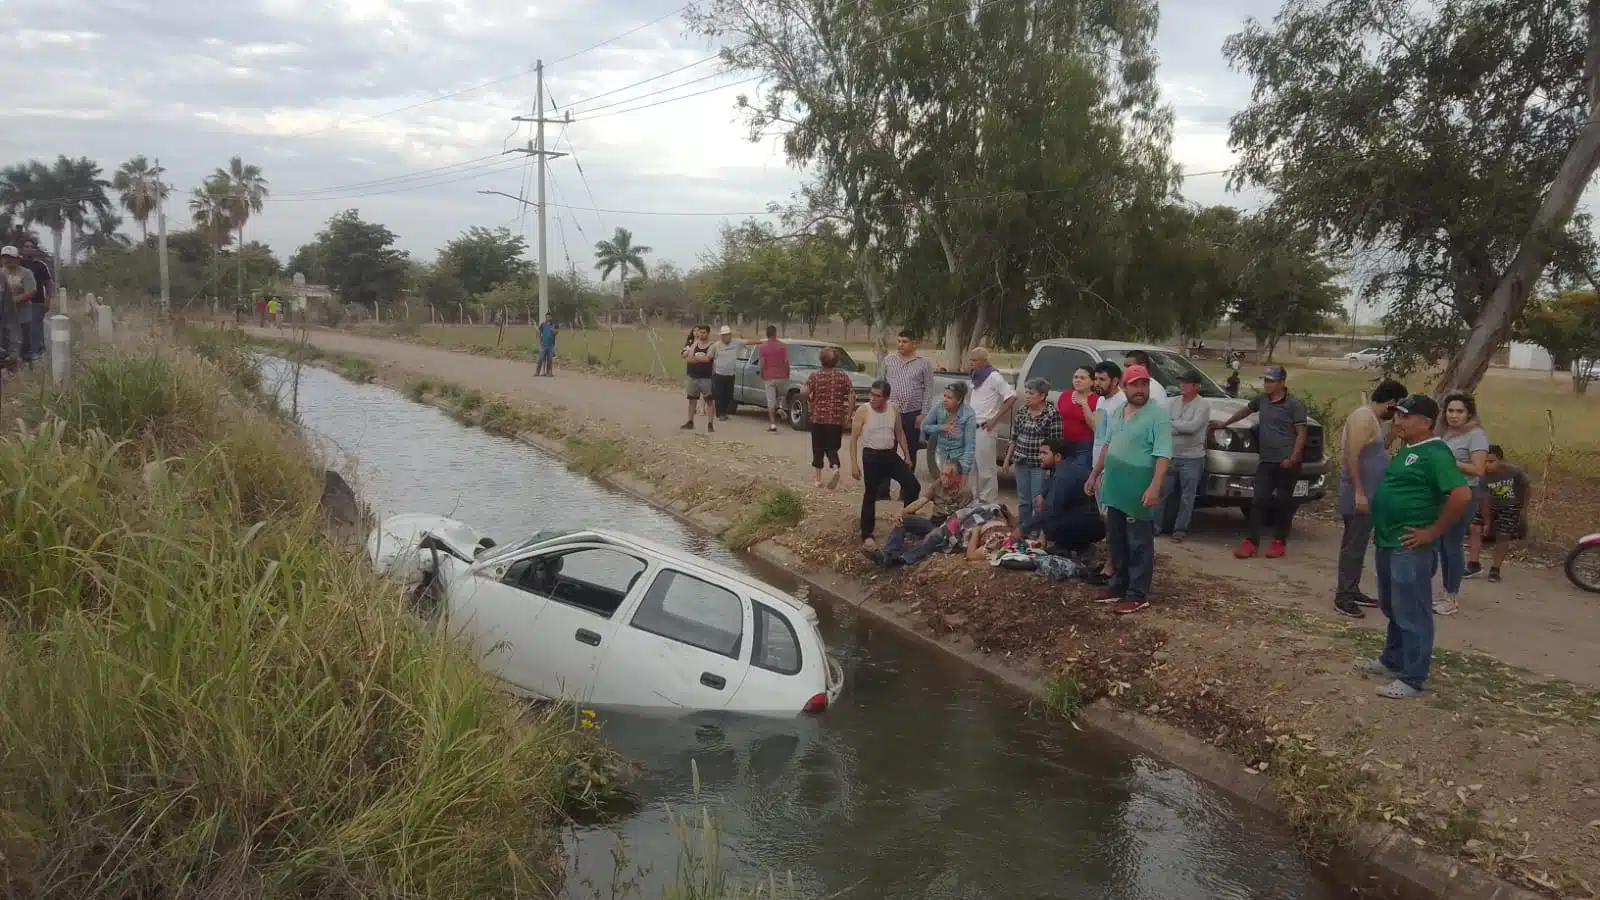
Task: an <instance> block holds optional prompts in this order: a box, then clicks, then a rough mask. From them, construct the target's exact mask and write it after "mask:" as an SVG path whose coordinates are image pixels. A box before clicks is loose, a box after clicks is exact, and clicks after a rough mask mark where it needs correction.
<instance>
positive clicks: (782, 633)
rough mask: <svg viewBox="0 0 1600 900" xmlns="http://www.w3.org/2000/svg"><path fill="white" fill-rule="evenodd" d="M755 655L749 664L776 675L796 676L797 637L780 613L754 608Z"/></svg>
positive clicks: (797, 657) (798, 642)
mask: <svg viewBox="0 0 1600 900" xmlns="http://www.w3.org/2000/svg"><path fill="white" fill-rule="evenodd" d="M755 613H756V615H755V628H756V634H755V653H754V655H753V656H752V657H751V659H750V664H751V665H753V666H756V667H757V668H761V669H766V670H767V671H769V672H777V673H778V674H779V675H796V674H799V672H800V636H799V635H797V634H795V630H794V626H793V625H791V624H790V623H789V619H788V618H787V617H786V616H784V614H783V613H780V612H778V611H777V610H775V609H773V608H772V607H770V606H767V605H766V604H763V603H757V604H756V605H755Z"/></svg>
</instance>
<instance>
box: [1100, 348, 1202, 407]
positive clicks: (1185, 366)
mask: <svg viewBox="0 0 1600 900" xmlns="http://www.w3.org/2000/svg"><path fill="white" fill-rule="evenodd" d="M1145 352H1146V353H1148V354H1149V356H1150V368H1151V370H1152V371H1151V372H1150V377H1152V378H1154V379H1155V380H1156V381H1157V382H1159V383H1160V384H1161V387H1162V389H1164V390H1165V391H1166V392H1167V396H1168V397H1176V396H1178V385H1180V384H1182V383H1183V376H1185V375H1188V374H1189V373H1191V372H1194V373H1198V374H1199V376H1200V396H1202V397H1211V398H1213V399H1226V398H1227V396H1228V394H1227V392H1225V391H1223V390H1222V388H1220V387H1217V383H1216V382H1215V381H1212V380H1211V379H1210V377H1208V376H1207V375H1206V373H1204V372H1201V371H1200V369H1199V368H1197V367H1196V366H1195V364H1194V363H1192V362H1189V361H1188V360H1187V359H1184V358H1183V357H1181V356H1179V355H1178V354H1176V353H1171V352H1168V351H1166V350H1147V351H1145ZM1127 355H1128V351H1126V350H1123V351H1121V352H1119V353H1112V354H1107V358H1108V359H1109V358H1115V359H1118V360H1120V359H1122V358H1124V357H1126V356H1127Z"/></svg>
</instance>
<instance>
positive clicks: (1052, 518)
mask: <svg viewBox="0 0 1600 900" xmlns="http://www.w3.org/2000/svg"><path fill="white" fill-rule="evenodd" d="M1039 464H1040V465H1042V466H1043V467H1044V468H1045V469H1046V470H1047V471H1048V473H1049V474H1048V476H1047V478H1046V480H1045V492H1044V494H1043V495H1041V496H1040V497H1038V498H1037V500H1036V503H1035V507H1034V508H1035V509H1036V510H1039V512H1038V513H1037V514H1036V515H1035V517H1034V521H1033V523H1032V525H1031V527H1030V528H1028V529H1027V530H1028V531H1029V532H1030V533H1039V534H1043V535H1044V537H1045V540H1046V541H1048V543H1049V544H1050V545H1051V548H1052V549H1051V552H1053V553H1062V554H1066V555H1078V554H1082V553H1083V552H1085V551H1087V550H1088V549H1089V548H1090V547H1092V546H1094V544H1096V543H1097V542H1099V541H1102V540H1104V539H1105V536H1106V527H1105V523H1104V522H1103V521H1101V519H1100V509H1099V507H1098V505H1097V504H1096V503H1095V499H1094V498H1093V497H1091V496H1089V494H1088V493H1087V492H1086V491H1085V490H1084V489H1083V488H1084V485H1085V484H1087V483H1088V481H1089V458H1088V457H1087V456H1085V455H1084V454H1081V453H1073V452H1072V450H1071V448H1070V446H1069V445H1068V443H1067V442H1066V441H1064V440H1047V441H1045V442H1044V443H1043V444H1042V445H1041V446H1040V448H1039Z"/></svg>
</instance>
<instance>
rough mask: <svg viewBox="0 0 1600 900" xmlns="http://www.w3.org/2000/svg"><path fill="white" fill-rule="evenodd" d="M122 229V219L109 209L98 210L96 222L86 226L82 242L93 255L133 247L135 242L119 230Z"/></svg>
mask: <svg viewBox="0 0 1600 900" xmlns="http://www.w3.org/2000/svg"><path fill="white" fill-rule="evenodd" d="M121 227H122V217H121V216H119V215H117V214H116V213H115V212H113V211H111V210H109V209H102V210H97V211H96V212H95V220H94V221H93V222H91V223H89V224H88V225H86V226H84V229H83V234H82V235H80V240H82V242H83V249H84V250H85V251H87V252H89V253H91V254H94V253H99V252H100V251H102V250H111V249H117V248H125V247H131V246H132V245H133V242H132V241H130V240H128V236H127V235H125V234H122V233H121V232H119V231H118V230H117V229H119V228H121Z"/></svg>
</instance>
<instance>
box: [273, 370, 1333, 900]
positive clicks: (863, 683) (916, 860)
mask: <svg viewBox="0 0 1600 900" xmlns="http://www.w3.org/2000/svg"><path fill="white" fill-rule="evenodd" d="M269 378H270V375H269ZM300 411H301V417H302V419H303V420H304V421H305V423H306V425H307V426H308V428H310V429H311V430H312V431H313V432H314V433H315V434H316V435H318V436H319V437H320V438H321V440H322V441H323V443H324V444H325V445H327V446H328V447H329V448H330V449H331V451H332V452H334V453H335V454H337V455H338V456H340V457H341V458H344V459H347V460H349V461H350V462H349V463H348V464H347V465H346V469H347V470H348V472H351V473H353V474H354V481H355V483H356V486H357V489H358V490H359V491H360V492H361V493H362V495H363V497H364V498H366V499H367V500H368V502H370V503H372V504H373V505H374V506H375V508H376V510H377V512H379V514H380V515H381V514H389V513H394V512H430V513H440V514H445V515H453V516H456V517H458V518H461V519H463V520H466V521H469V522H471V523H472V524H473V525H475V526H477V527H479V528H480V529H482V530H483V531H485V532H486V533H488V534H490V535H492V536H494V537H495V538H496V539H497V540H502V541H504V540H514V539H516V538H517V537H518V536H521V535H524V534H527V533H529V532H531V531H533V530H536V529H540V528H563V527H568V528H570V527H580V526H584V525H600V526H605V527H610V528H616V529H620V530H625V531H630V532H634V533H637V534H640V535H643V536H646V537H649V538H651V539H654V540H657V541H660V542H662V543H665V544H668V545H672V546H677V547H682V548H684V549H688V550H692V551H694V552H696V553H701V554H703V555H705V556H708V557H711V558H714V559H717V560H718V561H720V562H723V563H727V564H731V565H734V566H741V567H742V566H743V563H742V562H740V560H739V559H737V558H736V557H735V556H734V555H733V554H730V553H729V552H728V551H727V550H725V549H724V548H722V547H721V546H720V545H718V544H715V543H712V542H710V541H707V540H705V539H703V538H701V537H700V536H698V535H695V534H693V533H692V532H689V531H687V530H686V529H685V528H684V527H683V526H682V525H681V524H680V523H678V522H677V521H676V520H674V519H672V518H671V517H670V516H667V515H665V514H663V513H660V512H657V511H655V510H654V509H651V508H650V507H648V506H645V505H643V504H640V503H638V502H636V501H634V500H632V499H631V498H627V497H625V496H621V495H619V494H616V493H613V492H611V491H608V490H606V489H604V488H602V487H599V486H598V485H595V484H593V483H591V482H589V481H586V480H584V479H581V478H578V477H575V476H573V475H572V474H571V473H569V472H568V471H567V470H566V469H565V467H564V466H562V464H561V463H559V462H558V461H555V460H553V459H550V458H549V457H547V456H545V455H543V454H542V453H539V452H538V451H535V450H533V449H531V448H529V447H526V446H524V445H521V444H518V443H516V442H513V441H509V440H504V439H500V438H496V437H493V436H491V435H487V434H484V433H482V432H478V431H471V430H467V429H463V428H461V427H460V426H458V425H457V424H456V423H454V422H452V421H451V420H450V419H448V418H447V417H446V416H444V415H443V414H441V413H439V412H438V411H436V410H433V409H431V408H428V407H423V406H419V405H417V404H413V403H411V402H409V401H407V400H405V399H404V398H403V397H401V396H400V395H398V394H396V393H394V392H392V391H389V390H387V389H384V388H380V387H374V386H366V385H352V384H349V383H348V382H345V381H343V380H342V379H340V378H338V377H337V376H335V375H332V374H331V373H327V372H324V371H322V370H320V369H308V370H306V371H305V372H304V373H303V375H302V380H301V385H300ZM768 580H772V581H774V583H778V584H780V585H781V584H782V582H781V581H780V580H778V579H774V578H768ZM819 607H820V608H819V612H820V613H821V614H822V620H823V630H824V633H825V634H826V636H827V638H828V642H829V645H830V647H831V648H832V649H833V650H834V651H835V652H836V653H837V655H838V656H839V657H840V659H841V661H843V662H844V664H845V667H846V670H847V673H848V680H847V683H846V691H845V695H844V698H843V700H842V702H841V703H840V704H839V706H838V707H837V708H836V709H834V710H832V711H830V712H829V713H828V714H827V716H825V717H823V718H820V719H816V718H797V719H794V720H789V721H778V722H773V721H769V720H757V719H745V718H736V717H729V716H725V715H711V714H700V715H693V716H686V717H682V718H674V719H665V720H663V719H661V718H640V717H634V716H625V715H615V714H614V715H609V716H605V717H604V719H605V722H604V728H605V735H606V737H607V739H608V740H609V741H611V743H612V744H613V745H615V746H616V747H617V748H618V749H619V750H620V751H621V752H623V753H624V754H625V755H627V756H628V757H629V758H631V759H633V760H635V761H636V762H637V763H638V765H639V766H640V770H641V771H640V777H639V779H638V781H637V783H636V784H635V788H636V789H637V790H638V792H639V794H640V800H641V802H640V804H639V806H638V809H637V810H636V811H635V812H634V813H632V814H631V815H630V816H628V817H627V818H626V819H625V820H623V821H620V822H614V823H611V824H609V825H608V826H606V827H575V828H573V829H572V832H571V834H570V836H569V841H568V844H569V846H568V852H569V857H570V859H571V872H570V878H569V882H568V886H567V893H568V895H569V896H573V897H590V896H595V895H596V892H595V891H593V890H591V889H590V888H588V887H586V886H585V883H586V882H588V883H592V884H597V885H601V886H602V887H601V889H600V890H599V891H598V896H601V897H610V896H611V893H610V887H609V885H610V882H611V876H612V872H613V865H614V864H613V857H612V854H613V851H614V849H615V847H616V844H617V840H618V839H619V837H620V839H621V840H622V841H623V842H625V844H626V853H627V855H628V858H629V860H630V864H629V869H630V871H631V870H634V869H636V868H640V867H643V868H647V869H648V871H647V872H645V873H644V874H643V875H642V876H640V877H639V881H640V882H641V886H642V889H641V891H640V893H639V896H646V897H654V896H659V895H660V888H661V886H662V885H664V884H668V883H670V882H671V880H672V877H673V873H674V870H675V867H676V864H677V859H678V853H679V845H678V837H677V835H676V834H675V833H674V831H673V829H672V827H671V823H670V821H669V818H668V814H667V812H666V809H665V806H666V805H671V806H672V807H673V808H674V809H677V810H682V811H685V812H691V811H693V810H696V809H698V808H699V807H700V806H701V805H704V806H706V807H708V808H709V810H710V812H711V814H712V816H713V818H714V819H715V821H716V822H717V823H718V825H719V826H720V827H721V828H722V829H723V833H724V855H725V858H726V859H728V860H729V861H731V862H732V864H733V865H734V867H735V868H736V869H737V870H739V871H742V872H745V873H750V874H759V873H763V872H768V871H776V872H779V873H783V872H789V873H792V875H793V877H794V879H795V882H796V884H797V885H798V887H799V888H800V890H801V894H802V896H809V897H817V896H824V895H827V894H831V893H833V892H839V891H847V892H848V893H847V896H851V897H864V898H895V900H898V898H905V900H912V898H937V900H957V898H961V900H968V898H971V900H976V898H1008V900H1016V898H1024V900H1026V898H1072V900H1092V898H1119V900H1133V898H1151V900H1155V898H1162V900H1167V898H1230V900H1231V898H1274V900H1286V898H1327V897H1333V896H1335V895H1336V894H1338V893H1339V891H1337V890H1336V889H1335V888H1334V887H1332V886H1331V885H1330V884H1328V883H1327V882H1325V881H1324V880H1323V879H1322V877H1321V876H1320V874H1319V873H1317V872H1316V871H1314V870H1313V869H1311V868H1310V867H1309V866H1307V864H1306V863H1304V862H1303V861H1302V860H1301V859H1300V858H1299V856H1298V855H1297V854H1296V853H1295V852H1294V851H1293V850H1292V849H1291V848H1290V846H1289V843H1288V841H1287V840H1286V838H1285V836H1284V835H1283V834H1282V833H1281V831H1280V830H1279V829H1278V828H1276V827H1275V826H1274V825H1273V824H1272V823H1271V822H1268V821H1264V820H1263V819H1262V818H1261V817H1259V816H1257V815H1255V814H1253V813H1250V812H1248V811H1243V810H1241V809H1239V808H1238V807H1237V806H1235V805H1234V804H1233V803H1231V802H1229V801H1228V800H1227V799H1226V798H1225V797H1223V796H1222V795H1220V794H1219V793H1218V792H1216V791H1214V790H1211V789H1209V788H1207V787H1206V786H1204V785H1202V784H1199V783H1197V782H1195V781H1194V780H1193V779H1191V778H1189V777H1188V776H1187V775H1185V774H1183V773H1181V772H1178V771H1175V770H1172V769H1169V768H1166V767H1164V766H1161V765H1158V764H1156V763H1153V762H1151V761H1149V760H1146V759H1143V758H1138V757H1131V756H1129V755H1128V754H1127V753H1126V752H1124V751H1123V750H1122V749H1121V748H1120V747H1116V746H1111V745H1109V744H1108V743H1107V742H1105V741H1103V740H1101V739H1098V738H1096V737H1094V736H1092V735H1088V734H1084V733H1080V732H1077V731H1074V730H1072V729H1071V728H1069V727H1066V726H1064V725H1061V724H1059V723H1055V722H1053V721H1047V720H1045V719H1043V718H1042V717H1040V716H1037V715H1032V714H1030V709H1029V703H1028V702H1027V700H1026V699H1025V698H1022V697H1019V696H1018V695H1017V694H1016V693H1015V692H1014V691H1011V690H1010V689H1008V688H1006V687H1004V686H1003V685H999V684H997V683H995V682H993V681H992V680H990V679H989V678H988V677H986V676H984V675H982V674H981V673H978V672H976V671H974V670H972V669H971V668H970V667H967V666H965V665H963V664H962V663H960V662H959V661H956V660H954V659H951V658H949V657H946V656H944V655H942V654H939V653H937V652H935V651H933V650H930V649H929V648H926V647H924V646H922V645H921V644H918V643H916V642H913V641H910V640H907V639H906V638H904V637H903V636H901V635H899V634H897V633H896V632H894V631H893V630H892V629H890V628H888V627H886V626H881V625H878V624H876V623H874V622H873V621H872V620H870V619H868V618H865V617H863V616H861V615H859V614H858V613H857V612H856V611H855V610H853V609H851V608H850V607H849V606H848V605H841V606H829V605H827V604H819ZM695 768H697V769H698V775H699V793H698V794H696V792H695V786H694V776H693V774H692V773H693V770H694V769H695Z"/></svg>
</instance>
